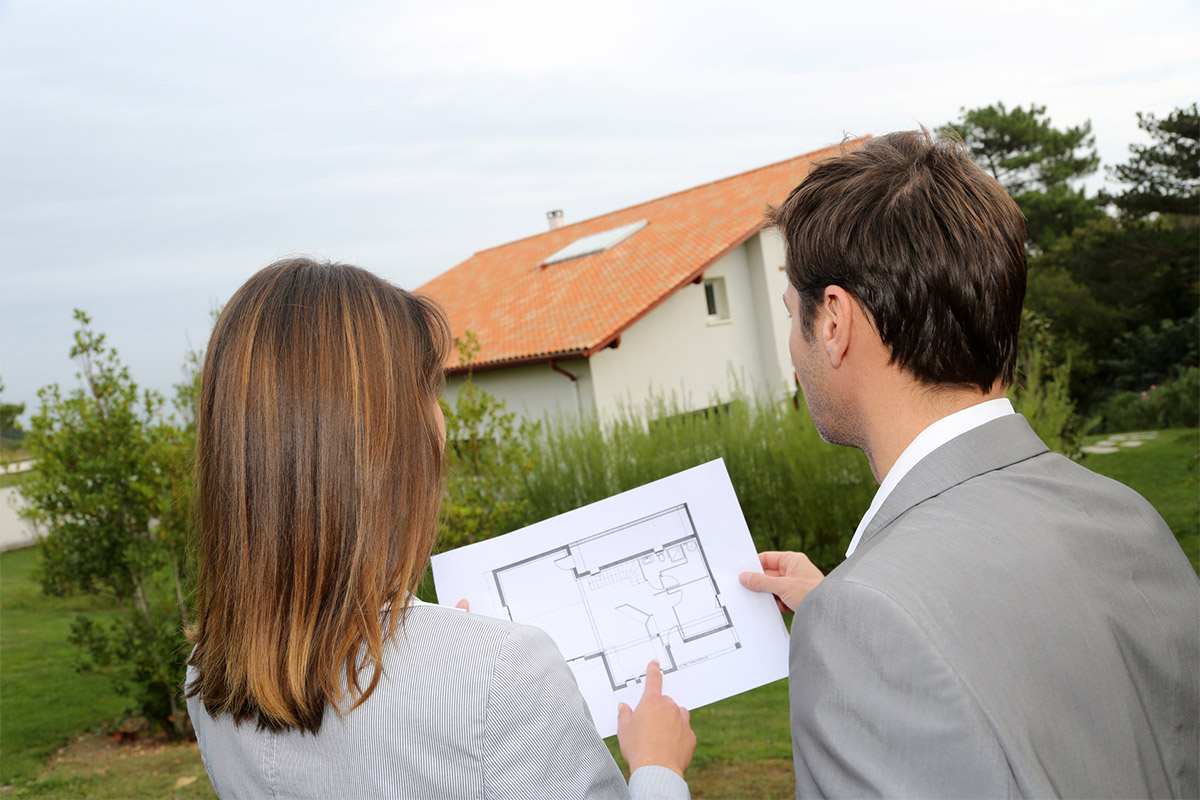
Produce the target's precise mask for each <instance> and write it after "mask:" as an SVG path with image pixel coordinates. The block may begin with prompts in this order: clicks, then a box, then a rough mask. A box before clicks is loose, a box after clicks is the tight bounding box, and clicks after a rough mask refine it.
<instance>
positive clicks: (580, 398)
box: [446, 358, 595, 420]
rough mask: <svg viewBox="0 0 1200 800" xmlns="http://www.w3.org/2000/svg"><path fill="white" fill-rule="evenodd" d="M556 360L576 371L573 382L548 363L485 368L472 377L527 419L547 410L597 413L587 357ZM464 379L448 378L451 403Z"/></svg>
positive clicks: (575, 414) (568, 413) (568, 415)
mask: <svg viewBox="0 0 1200 800" xmlns="http://www.w3.org/2000/svg"><path fill="white" fill-rule="evenodd" d="M555 363H556V364H557V365H558V366H559V367H560V368H562V369H564V370H566V371H567V372H570V373H571V374H573V375H575V376H576V379H577V380H575V381H574V382H573V381H571V379H570V378H568V377H567V376H566V375H563V374H561V373H558V372H555V371H554V370H552V369H550V365H549V364H530V365H528V366H518V367H509V368H508V369H497V370H485V371H483V372H476V373H475V374H474V376H473V378H472V379H473V380H474V382H475V384H476V385H477V386H479V387H480V388H482V389H484V390H486V391H487V392H489V393H490V394H493V395H495V396H496V397H498V398H499V399H501V400H503V401H504V403H505V406H506V408H507V410H508V411H514V412H516V413H517V414H519V415H521V416H522V417H524V418H526V419H533V420H539V419H541V418H542V417H543V416H545V415H547V414H549V415H551V416H553V415H556V414H561V415H564V416H567V417H575V416H578V414H579V412H580V409H582V411H583V413H584V414H585V415H590V414H592V413H594V408H595V402H594V398H593V391H592V377H591V370H590V368H589V365H588V362H587V360H586V359H582V358H577V359H571V360H566V361H556V362H555ZM464 380H465V377H464V376H461V375H453V376H451V377H449V378H447V379H446V400H447V401H448V402H449V403H450V405H451V407H453V405H454V398H455V397H457V395H458V387H459V386H461V385H462V383H463V381H464Z"/></svg>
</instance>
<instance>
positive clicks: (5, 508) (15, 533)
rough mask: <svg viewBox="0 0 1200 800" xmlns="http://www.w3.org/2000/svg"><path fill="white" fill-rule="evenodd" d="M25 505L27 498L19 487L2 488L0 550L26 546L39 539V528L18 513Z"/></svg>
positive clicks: (0, 492) (0, 500) (0, 490)
mask: <svg viewBox="0 0 1200 800" xmlns="http://www.w3.org/2000/svg"><path fill="white" fill-rule="evenodd" d="M24 507H25V498H24V497H22V496H21V493H20V492H19V491H18V490H17V487H15V486H8V487H5V488H3V489H0V550H12V549H15V548H17V547H26V546H27V545H31V544H33V543H34V542H36V541H37V539H38V536H39V534H38V530H37V528H35V527H34V525H33V523H32V522H30V521H29V520H27V519H24V518H22V517H21V516H19V515H18V514H17V512H18V511H20V510H21V509H22V508H24Z"/></svg>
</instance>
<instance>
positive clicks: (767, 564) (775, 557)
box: [758, 550, 792, 572]
mask: <svg viewBox="0 0 1200 800" xmlns="http://www.w3.org/2000/svg"><path fill="white" fill-rule="evenodd" d="M790 555H792V554H791V553H790V552H787V551H779V550H768V551H767V552H765V553H759V554H758V563H759V564H761V565H762V568H763V572H766V571H767V570H770V569H773V570H776V571H779V570H781V569H782V568H781V567H780V566H779V562H780V561H784V560H786V559H785V558H784V557H785V556H790Z"/></svg>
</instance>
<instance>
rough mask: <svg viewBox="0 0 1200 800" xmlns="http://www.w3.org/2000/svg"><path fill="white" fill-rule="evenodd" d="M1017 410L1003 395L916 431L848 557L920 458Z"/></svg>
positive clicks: (856, 533)
mask: <svg viewBox="0 0 1200 800" xmlns="http://www.w3.org/2000/svg"><path fill="white" fill-rule="evenodd" d="M1015 413H1016V412H1015V411H1013V407H1012V403H1010V402H1008V398H1007V397H1001V398H1000V399H999V400H985V401H984V402H982V403H978V404H976V405H973V406H970V407H968V408H964V409H963V410H961V411H955V412H954V413H953V414H951V415H950V416H948V417H942V418H941V419H939V420H938V421H937V422H935V423H933V424H932V425H930V426H929V427H928V428H926V429H925V430H923V431H921V432H920V433H919V434H917V438H915V439H913V440H912V442H910V443H909V445H908V447H906V448H904V452H903V453H901V454H900V457H899V458H897V459H896V463H895V464H893V465H892V468H891V469H890V470H889V471H888V474H887V475H886V476H884V479H883V482H882V483H881V484H879V491H877V492H875V499H874V500H872V501H871V507H870V508H868V509H867V513H866V514H865V515H864V516H863V518H862V522H860V523H858V528H857V530H855V531H854V538H853V539H851V540H850V548H849V549H848V550H846V557H847V558H849V557H850V554H851V553H853V552H854V551H855V550H856V549H857V548H858V542H859V540H860V539H862V535H863V531H865V530H866V529H867V526H868V525H869V524H871V520H873V519H874V518H875V514H876V513H878V511H879V509H880V508H881V507H882V506H883V501H884V500H886V499H887V498H888V495H890V494H891V493H892V489H895V488H896V484H898V483H900V479H901V478H903V477H904V476H905V475H907V474H908V473H909V471H910V470H911V469H912V468H913V467H915V466H916V465H917V464H918V463H919V462H920V461H921V459H923V458H925V456H927V455H929V454H930V453H932V452H933V451H934V450H936V449H938V448H939V447H941V446H942V445H944V444H945V443H946V442H948V441H950V440H951V439H954V438H956V437H958V436H962V435H963V434H964V433H966V432H967V431H969V430H972V429H974V428H978V427H979V426H980V425H983V424H984V423H987V422H991V421H992V420H994V419H998V418H1000V417H1003V416H1007V415H1008V414H1015Z"/></svg>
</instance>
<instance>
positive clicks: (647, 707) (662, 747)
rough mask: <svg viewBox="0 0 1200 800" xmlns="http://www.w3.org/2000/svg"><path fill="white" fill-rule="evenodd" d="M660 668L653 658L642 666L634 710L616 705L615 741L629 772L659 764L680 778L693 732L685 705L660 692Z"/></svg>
mask: <svg viewBox="0 0 1200 800" xmlns="http://www.w3.org/2000/svg"><path fill="white" fill-rule="evenodd" d="M662 680H663V679H662V670H661V669H659V666H658V662H657V661H651V662H650V664H649V666H647V667H646V690H645V691H644V692H642V699H641V700H639V701H638V704H637V709H636V710H635V709H632V708H630V707H629V706H628V705H626V704H625V703H621V704H620V706H618V708H617V740H618V741H619V742H620V743H621V755H623V756H625V760H626V761H628V762H629V771H630V772H631V773H632V772H634V771H636V770H637V769H638V767H649V766H660V767H666V768H667V769H669V770H672V771H673V772H675V773H677V774H678V775H679V777H681V778H682V777H683V771H684V770H685V769H687V767H688V764H691V763H692V753H694V752H695V751H696V734H695V733H693V732H692V724H691V715H690V714H689V713H688V710H687V709H686V708H683V707H682V706H678V705H676V704H675V701H674V700H672V699H671V698H669V697H667V696H666V695H664V694H663V693H662Z"/></svg>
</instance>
